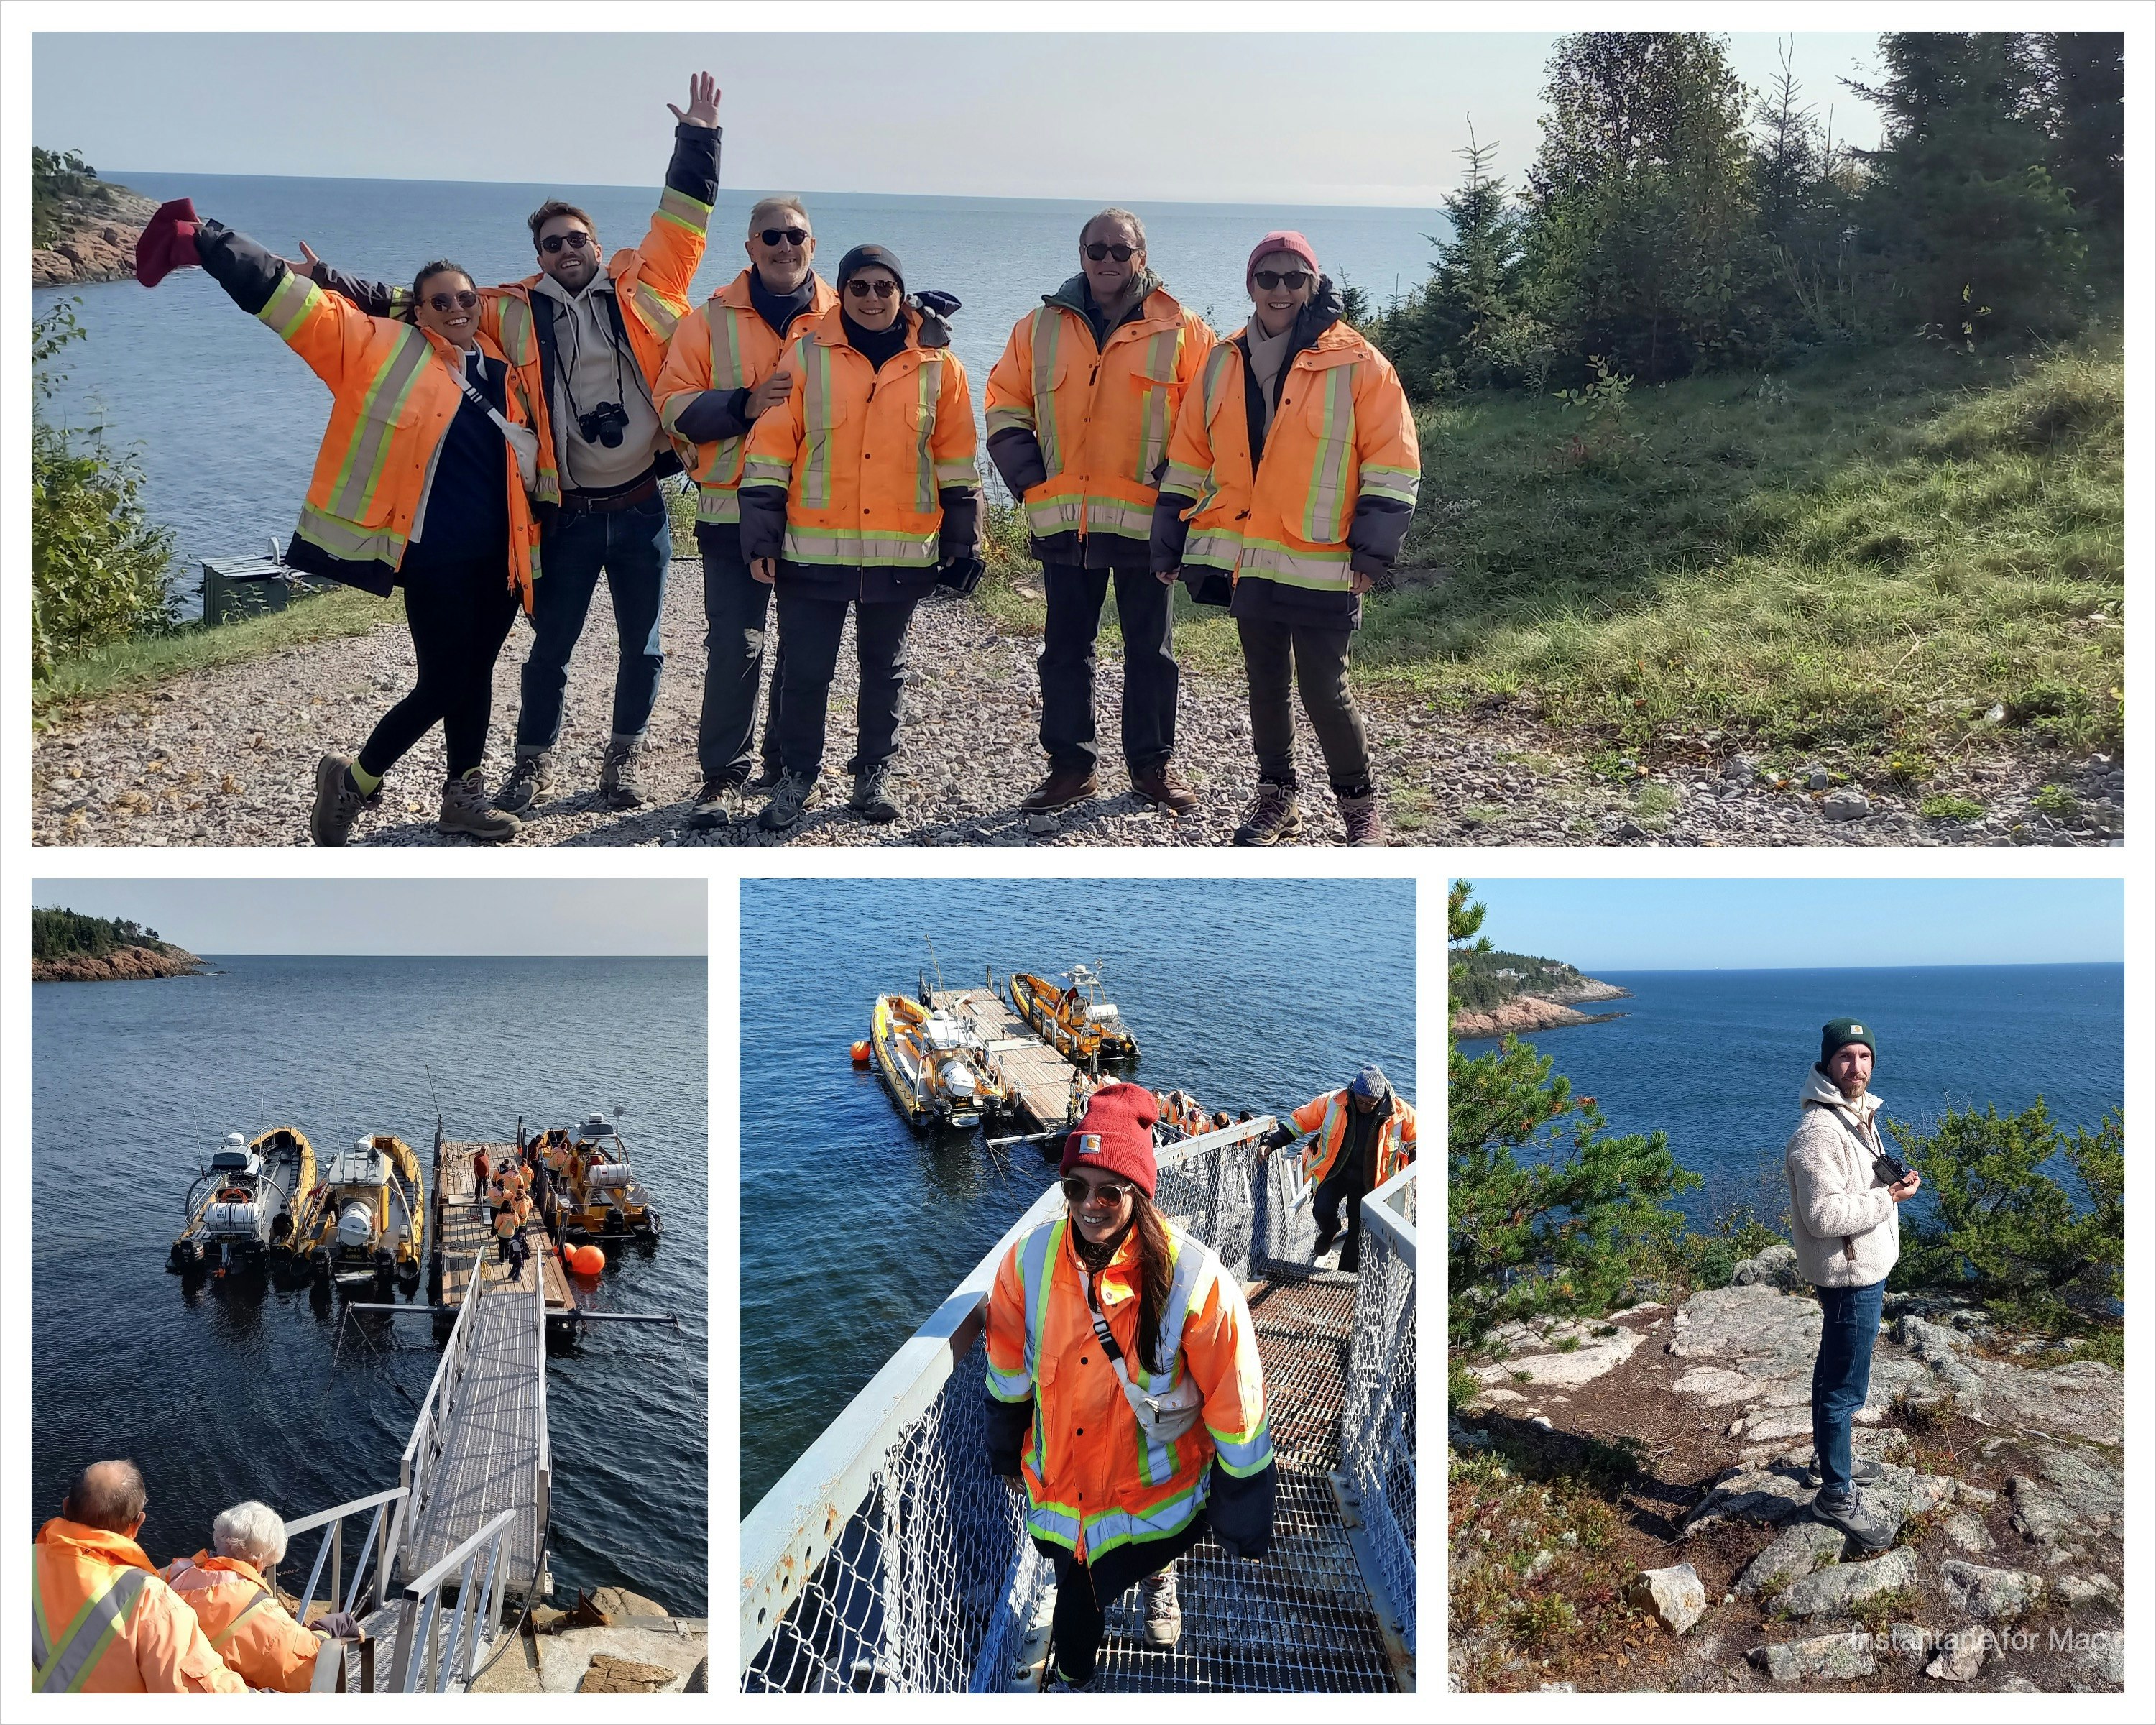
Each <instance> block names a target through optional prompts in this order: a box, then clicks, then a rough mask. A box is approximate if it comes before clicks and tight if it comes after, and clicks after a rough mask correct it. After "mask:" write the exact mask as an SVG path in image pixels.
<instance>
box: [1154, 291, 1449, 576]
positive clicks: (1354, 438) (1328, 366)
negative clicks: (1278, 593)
mask: <svg viewBox="0 0 2156 1725" xmlns="http://www.w3.org/2000/svg"><path fill="white" fill-rule="evenodd" d="M1243 334H1244V331H1241V330H1238V331H1236V332H1235V336H1230V337H1229V338H1228V339H1226V340H1224V341H1220V342H1219V343H1217V344H1216V345H1215V346H1214V348H1213V350H1212V352H1210V353H1209V354H1208V355H1207V356H1206V362H1205V367H1204V374H1203V376H1202V377H1201V378H1200V380H1199V388H1200V391H1201V398H1200V400H1199V402H1193V403H1192V411H1190V412H1188V413H1183V414H1180V415H1178V418H1177V419H1176V422H1175V434H1174V435H1173V437H1172V438H1171V439H1169V443H1168V471H1167V473H1166V474H1165V475H1163V478H1162V480H1161V490H1162V491H1163V493H1168V494H1172V495H1175V496H1178V497H1184V498H1189V499H1192V500H1194V501H1193V504H1192V506H1190V507H1189V508H1188V511H1187V512H1186V513H1185V515H1184V517H1183V518H1184V520H1185V521H1187V522H1188V537H1187V539H1185V540H1184V541H1183V547H1182V552H1181V557H1180V561H1181V562H1182V563H1183V564H1184V565H1187V566H1194V567H1202V568H1208V569H1222V570H1225V571H1227V572H1229V574H1231V575H1233V576H1234V577H1235V578H1236V579H1238V580H1241V579H1243V578H1261V579H1264V580H1268V581H1274V582H1277V583H1280V584H1281V586H1283V587H1291V588H1304V589H1306V590H1309V591H1313V592H1321V593H1332V592H1338V593H1345V592H1347V591H1348V590H1349V588H1350V586H1351V576H1352V573H1353V570H1354V569H1356V568H1359V569H1361V570H1363V572H1365V573H1377V572H1381V571H1383V570H1384V569H1386V568H1389V567H1390V566H1391V563H1392V560H1393V557H1394V556H1396V555H1397V554H1398V552H1399V542H1400V539H1401V537H1402V536H1403V535H1404V532H1405V531H1406V517H1405V514H1404V512H1402V511H1400V510H1399V508H1398V507H1397V506H1403V505H1404V506H1405V509H1406V510H1407V511H1412V510H1413V509H1414V501H1415V493H1416V490H1417V489H1418V487H1419V485H1420V484H1421V480H1422V454H1421V450H1420V448H1419V445H1418V444H1417V443H1416V440H1415V428H1414V414H1413V413H1410V412H1409V408H1408V398H1407V393H1406V391H1404V389H1402V388H1401V387H1400V380H1399V374H1398V373H1397V372H1394V370H1393V367H1392V365H1391V363H1390V362H1389V361H1387V359H1386V358H1385V357H1384V356H1383V354H1381V353H1379V352H1378V350H1377V349H1376V348H1374V347H1372V346H1371V345H1370V344H1369V343H1368V341H1364V340H1363V337H1362V336H1359V335H1358V334H1357V333H1356V332H1355V331H1353V330H1352V329H1350V328H1349V327H1348V326H1347V325H1346V324H1344V323H1334V324H1333V325H1332V326H1331V327H1329V328H1328V329H1327V330H1326V331H1324V332H1323V333H1322V335H1320V336H1318V338H1317V341H1315V342H1314V343H1313V344H1312V346H1310V347H1306V348H1304V349H1303V350H1302V351H1301V352H1299V353H1297V354H1296V356H1295V357H1294V358H1293V360H1292V361H1291V362H1290V364H1289V367H1288V372H1287V375H1286V377H1284V378H1283V379H1282V380H1281V388H1280V402H1279V405H1278V408H1276V411H1275V413H1274V415H1273V423H1272V427H1271V429H1270V430H1269V431H1268V432H1267V433H1266V434H1265V449H1264V451H1263V453H1262V454H1260V456H1259V458H1258V461H1257V465H1256V468H1255V471H1254V470H1253V469H1252V466H1251V463H1250V424H1249V421H1248V419H1247V418H1246V417H1245V402H1244V393H1243V377H1244V373H1245V370H1246V368H1247V367H1246V365H1245V360H1244V357H1243V350H1242V348H1241V347H1240V346H1239V345H1238V339H1237V338H1239V337H1240V336H1243ZM1364 498H1369V499H1373V500H1378V501H1383V502H1384V503H1386V504H1388V505H1389V506H1394V507H1390V508H1389V509H1388V510H1387V511H1386V513H1387V516H1389V520H1387V521H1384V522H1383V524H1382V526H1380V525H1379V523H1378V522H1377V521H1375V520H1374V519H1373V522H1372V524H1371V525H1372V526H1373V529H1374V530H1376V531H1373V547H1370V548H1365V547H1359V546H1357V545H1354V544H1353V543H1351V529H1352V528H1353V526H1354V525H1355V522H1356V514H1357V505H1358V503H1359V502H1360V501H1362V500H1363V499H1364ZM1377 542H1382V543H1377ZM1153 562H1154V564H1155V567H1163V566H1164V567H1174V565H1173V563H1168V564H1165V565H1163V558H1162V556H1161V548H1160V545H1159V542H1158V536H1156V541H1155V547H1154V557H1153Z"/></svg>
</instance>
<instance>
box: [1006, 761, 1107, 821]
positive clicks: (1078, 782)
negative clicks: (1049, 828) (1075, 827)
mask: <svg viewBox="0 0 2156 1725" xmlns="http://www.w3.org/2000/svg"><path fill="white" fill-rule="evenodd" d="M1100 794H1101V780H1100V778H1099V776H1098V775H1097V774H1096V773H1095V772H1094V771H1093V769H1092V768H1091V767H1050V768H1049V769H1048V777H1047V778H1044V779H1043V780H1041V782H1040V783H1039V784H1037V785H1035V786H1034V788H1032V789H1031V790H1029V791H1028V792H1027V793H1026V794H1025V798H1024V801H1022V802H1021V803H1019V805H1018V806H1019V809H1020V810H1021V811H1023V812H1024V813H1025V814H1050V813H1052V812H1054V811H1055V810H1056V809H1068V808H1069V807H1070V805H1071V804H1072V803H1082V802H1084V801H1085V800H1086V798H1088V797H1097V796H1099V795H1100Z"/></svg>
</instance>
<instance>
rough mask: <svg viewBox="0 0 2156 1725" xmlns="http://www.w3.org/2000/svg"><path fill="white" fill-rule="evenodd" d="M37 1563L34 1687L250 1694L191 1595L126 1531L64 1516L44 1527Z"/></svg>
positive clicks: (66, 1691) (35, 1551)
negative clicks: (170, 1581)
mask: <svg viewBox="0 0 2156 1725" xmlns="http://www.w3.org/2000/svg"><path fill="white" fill-rule="evenodd" d="M30 1568H31V1575H30V1663H31V1671H30V1686H31V1688H32V1690H33V1692H36V1693H38V1694H40V1695H142V1694H150V1695H211V1694H218V1695H239V1694H244V1693H245V1692H246V1689H247V1686H246V1684H244V1682H242V1681H240V1680H239V1677H238V1676H236V1675H235V1674H234V1673H233V1672H232V1671H228V1670H227V1669H226V1668H225V1664H224V1661H223V1660H222V1659H220V1658H218V1655H217V1651H216V1650H215V1649H214V1648H213V1647H212V1646H211V1645H209V1638H208V1636H207V1635H204V1634H203V1630H202V1625H201V1624H199V1623H198V1622H197V1621H196V1620H195V1615H194V1613H193V1611H192V1610H190V1609H188V1607H187V1603H186V1602H185V1601H184V1600H182V1599H181V1598H180V1597H179V1596H178V1595H177V1594H175V1593H174V1592H173V1591H172V1589H171V1588H169V1587H168V1586H167V1585H166V1584H165V1581H164V1579H163V1578H162V1576H160V1575H159V1574H157V1570H156V1569H155V1568H152V1567H151V1563H150V1560H149V1558H146V1557H145V1556H144V1555H143V1554H142V1548H141V1547H140V1546H139V1545H137V1544H136V1543H135V1542H134V1541H133V1540H131V1539H130V1538H127V1537H126V1535H124V1534H120V1533H108V1532H105V1531H104V1530H103V1529H101V1528H98V1527H85V1526H84V1525H83V1524H82V1523H81V1522H70V1521H67V1520H65V1519H64V1518H63V1517H58V1516H55V1517H54V1518H53V1519H52V1520H51V1521H49V1522H46V1523H45V1524H44V1527H40V1528H39V1529H38V1538H37V1543H35V1544H34V1545H33V1547H32V1548H31V1550H30Z"/></svg>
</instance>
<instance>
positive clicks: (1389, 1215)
mask: <svg viewBox="0 0 2156 1725" xmlns="http://www.w3.org/2000/svg"><path fill="white" fill-rule="evenodd" d="M1416 1167H1417V1164H1416V1163H1412V1162H1411V1163H1409V1164H1408V1165H1407V1166H1406V1167H1405V1168H1402V1169H1401V1170H1400V1171H1399V1173H1396V1174H1394V1176H1393V1177H1392V1178H1391V1179H1389V1180H1388V1181H1386V1182H1385V1183H1384V1184H1383V1185H1382V1186H1378V1187H1373V1189H1371V1190H1370V1191H1368V1192H1367V1193H1365V1194H1363V1227H1365V1228H1366V1229H1368V1230H1371V1231H1372V1232H1373V1233H1381V1234H1383V1235H1384V1236H1385V1237H1386V1239H1388V1240H1390V1241H1391V1242H1392V1245H1393V1250H1394V1251H1396V1252H1398V1253H1399V1255H1400V1256H1401V1257H1402V1258H1403V1259H1404V1260H1406V1263H1407V1266H1408V1268H1409V1269H1410V1270H1412V1269H1414V1267H1415V1220H1414V1215H1415V1193H1416V1189H1417V1182H1416V1179H1415V1168H1416Z"/></svg>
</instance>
